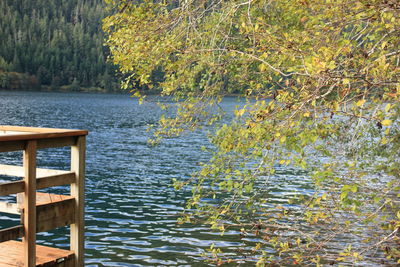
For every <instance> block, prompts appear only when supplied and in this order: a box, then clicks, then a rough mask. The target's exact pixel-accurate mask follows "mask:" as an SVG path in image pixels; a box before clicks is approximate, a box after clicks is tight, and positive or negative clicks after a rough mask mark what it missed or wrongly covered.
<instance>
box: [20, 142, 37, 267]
mask: <svg viewBox="0 0 400 267" xmlns="http://www.w3.org/2000/svg"><path fill="white" fill-rule="evenodd" d="M36 148H37V142H36V140H29V141H27V143H26V146H25V149H24V156H23V166H24V171H25V176H24V182H25V190H24V199H25V200H24V232H25V233H24V237H23V242H24V257H25V259H24V262H25V266H27V267H33V266H36Z"/></svg>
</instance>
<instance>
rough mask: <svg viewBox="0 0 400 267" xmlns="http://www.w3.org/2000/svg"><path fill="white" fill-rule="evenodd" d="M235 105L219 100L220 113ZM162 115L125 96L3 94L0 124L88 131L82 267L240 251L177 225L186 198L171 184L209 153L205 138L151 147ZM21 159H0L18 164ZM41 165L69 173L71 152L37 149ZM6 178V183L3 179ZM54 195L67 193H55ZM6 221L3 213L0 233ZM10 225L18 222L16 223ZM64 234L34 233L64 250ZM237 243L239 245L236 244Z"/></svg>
mask: <svg viewBox="0 0 400 267" xmlns="http://www.w3.org/2000/svg"><path fill="white" fill-rule="evenodd" d="M235 105H237V101H236V99H234V98H232V99H227V100H225V101H224V103H223V106H224V107H225V108H228V109H230V108H232V107H234V106H235ZM160 114H161V112H160V110H159V108H158V107H157V105H156V104H155V103H154V102H147V103H145V104H143V105H141V106H140V105H139V104H138V103H137V101H136V100H135V99H132V98H130V97H129V96H128V95H112V94H66V93H41V92H40V93H39V92H0V125H21V126H35V127H56V128H74V129H87V130H89V132H90V134H89V136H88V137H87V163H86V164H87V167H86V168H87V169H86V172H87V174H86V218H85V223H86V244H85V246H86V254H87V255H86V265H87V266H136V265H138V266H139V265H150V266H155V265H193V264H194V263H196V262H201V258H200V256H199V254H201V253H202V252H203V250H204V249H206V248H208V247H209V246H210V245H211V244H212V243H215V244H216V245H217V246H221V247H228V246H229V247H237V246H240V245H241V244H240V243H236V242H233V241H232V242H231V241H229V239H230V238H229V236H228V237H227V238H225V239H221V237H220V236H219V235H218V234H213V233H208V232H207V228H205V227H201V226H199V227H192V228H185V227H182V226H178V225H177V224H176V214H177V213H178V212H179V211H181V210H182V206H183V204H184V199H185V198H186V197H187V196H188V195H189V194H188V193H187V192H186V193H185V192H176V191H175V190H174V189H173V188H172V187H171V179H172V178H177V179H185V178H187V177H189V176H190V174H191V173H192V172H193V171H194V170H196V169H197V168H198V164H199V162H200V161H205V160H207V158H208V155H207V154H205V153H204V152H202V151H201V146H203V145H205V144H206V140H207V139H206V136H205V133H204V132H197V133H193V134H191V135H190V136H187V137H183V138H179V139H174V140H166V141H165V142H163V143H162V144H161V145H159V146H157V147H149V146H148V145H147V139H148V137H149V134H148V133H147V132H146V129H147V125H148V124H151V123H155V122H156V121H157V120H158V118H159V116H160ZM20 157H21V154H20V153H7V154H6V155H0V160H1V163H3V164H10V163H13V164H21V160H20ZM38 165H39V166H40V167H47V168H56V169H68V166H69V150H67V149H49V150H43V151H39V153H38ZM2 178H4V177H2ZM56 191H57V192H65V191H66V189H65V188H58V189H57V190H56ZM9 218H10V217H9V216H6V215H5V214H0V223H1V224H2V225H1V227H4V225H6V226H8V225H9ZM13 220H14V224H17V223H18V219H16V218H14V219H13ZM67 234H68V231H67V230H66V229H64V230H61V231H60V230H57V231H53V232H50V233H45V234H43V233H42V234H39V235H38V240H39V241H40V243H42V244H45V245H52V246H58V247H61V248H62V247H68V246H69V237H68V236H66V235H67ZM234 240H237V238H235V239H234Z"/></svg>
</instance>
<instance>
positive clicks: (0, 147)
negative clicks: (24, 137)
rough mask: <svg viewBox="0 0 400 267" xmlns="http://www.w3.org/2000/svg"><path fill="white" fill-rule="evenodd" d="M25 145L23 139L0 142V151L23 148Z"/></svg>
mask: <svg viewBox="0 0 400 267" xmlns="http://www.w3.org/2000/svg"><path fill="white" fill-rule="evenodd" d="M24 147H25V141H9V142H0V152H10V151H19V150H23V149H24Z"/></svg>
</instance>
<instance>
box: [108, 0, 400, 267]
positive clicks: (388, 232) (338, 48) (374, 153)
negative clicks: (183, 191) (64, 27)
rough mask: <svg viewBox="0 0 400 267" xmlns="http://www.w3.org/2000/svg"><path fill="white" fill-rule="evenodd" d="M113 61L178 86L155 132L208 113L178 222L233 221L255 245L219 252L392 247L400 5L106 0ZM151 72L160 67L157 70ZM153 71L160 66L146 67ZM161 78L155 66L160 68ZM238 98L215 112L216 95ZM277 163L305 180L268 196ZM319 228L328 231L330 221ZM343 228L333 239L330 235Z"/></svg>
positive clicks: (337, 258)
mask: <svg viewBox="0 0 400 267" xmlns="http://www.w3.org/2000/svg"><path fill="white" fill-rule="evenodd" d="M106 2H107V4H108V7H109V8H110V9H112V10H113V15H112V16H109V17H107V18H106V19H105V20H104V26H103V27H104V30H105V32H106V34H107V45H108V46H109V48H110V51H111V54H112V60H113V62H114V63H115V64H117V65H118V66H119V69H120V71H121V72H122V73H123V74H125V75H126V77H127V79H126V80H125V87H126V88H128V87H130V86H131V84H132V81H135V82H139V83H140V84H142V85H146V86H149V87H153V86H156V87H157V88H160V90H162V94H163V95H172V96H174V97H176V99H181V100H182V101H180V102H179V103H177V106H178V107H177V112H176V115H175V116H173V117H163V118H161V119H160V122H159V125H158V129H157V130H156V131H155V138H156V139H157V138H161V137H163V136H171V135H176V134H179V133H182V132H183V131H185V130H191V129H194V128H196V127H199V126H202V125H204V124H205V123H208V124H213V125H215V131H214V134H213V136H212V137H211V142H212V143H213V144H214V146H215V150H214V151H213V153H214V156H213V158H212V159H211V160H210V161H209V162H208V163H205V164H204V165H203V166H202V168H201V170H200V171H199V172H197V173H195V174H193V177H192V178H191V179H190V180H189V181H181V180H180V179H177V181H176V182H175V185H176V187H178V188H179V187H181V186H184V185H186V186H190V187H191V188H192V192H193V196H192V198H191V199H190V200H189V201H188V203H187V206H186V212H185V214H184V215H182V219H181V222H182V223H184V222H195V221H203V222H206V223H208V224H209V225H210V226H211V228H213V229H219V230H220V231H221V232H224V231H226V230H227V229H240V231H241V232H242V233H243V235H246V236H251V237H252V238H253V240H256V241H254V242H253V243H252V246H253V248H252V249H248V250H246V251H244V252H242V254H244V255H245V256H246V257H243V255H240V254H241V253H239V252H238V254H237V255H229V254H225V253H224V252H223V251H221V250H219V249H218V248H214V247H212V248H210V254H209V255H208V256H209V257H210V259H212V260H215V261H216V262H218V263H224V262H232V261H256V262H258V263H259V264H261V265H262V264H270V263H279V264H317V265H318V264H324V263H332V264H336V263H339V264H340V263H341V262H343V264H346V263H352V262H356V261H363V260H365V258H368V257H371V255H373V253H374V251H375V250H376V249H380V251H381V252H382V253H385V254H386V256H387V258H388V259H391V260H393V261H397V260H398V259H399V258H400V253H399V239H398V231H399V227H400V209H399V203H398V201H399V196H400V195H399V194H400V179H399V178H400V165H399V163H400V162H399V159H400V157H399V156H400V128H399V115H400V106H399V99H400V98H399V97H400V82H399V78H400V67H399V64H400V50H399V47H400V4H399V3H398V1H395V0H369V1H365V0H336V1H330V0H326V1H319V0H285V1H281V0H248V1H245V0H230V1H224V0H222V1H216V0H184V1H149V0H143V1H140V2H133V1H128V0H120V1H118V0H108V1H106ZM156 74H157V75H156ZM155 77H157V79H155ZM160 77H161V78H160ZM230 94H239V95H241V96H243V97H246V98H247V99H248V101H247V103H246V105H244V106H243V107H240V108H238V109H237V110H235V111H234V119H233V120H232V121H231V122H229V123H227V124H219V123H218V117H219V115H218V114H217V113H215V112H208V111H209V110H210V108H211V107H212V105H214V104H217V103H218V101H220V100H221V98H222V97H223V96H224V95H230ZM282 168H286V169H291V170H292V171H293V172H294V173H295V174H296V176H297V178H293V181H292V182H293V183H296V182H298V181H299V180H302V179H309V180H310V182H312V188H311V189H310V190H305V191H304V192H293V195H292V196H290V197H286V198H285V200H287V203H286V204H285V205H283V204H282V203H278V204H276V203H274V201H273V200H272V197H271V195H270V194H269V189H270V188H271V187H273V184H274V183H276V182H277V181H278V179H277V177H279V171H280V170H282ZM327 229H329V231H328V230H327ZM343 235H351V236H352V237H354V240H348V242H347V243H346V244H345V245H343V250H342V251H338V250H331V249H329V248H330V247H331V246H332V243H333V242H334V240H335V238H336V237H338V236H343Z"/></svg>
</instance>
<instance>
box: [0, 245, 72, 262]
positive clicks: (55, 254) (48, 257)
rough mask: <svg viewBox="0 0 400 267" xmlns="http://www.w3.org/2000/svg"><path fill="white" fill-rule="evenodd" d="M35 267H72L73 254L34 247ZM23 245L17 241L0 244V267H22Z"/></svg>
mask: <svg viewBox="0 0 400 267" xmlns="http://www.w3.org/2000/svg"><path fill="white" fill-rule="evenodd" d="M36 251H37V255H36V263H37V266H40V267H47V266H57V267H72V266H75V264H74V257H73V252H72V251H69V250H64V249H58V248H52V247H47V246H40V245H37V246H36ZM23 264H24V263H23V244H22V243H21V242H18V241H14V240H12V241H7V242H3V243H0V267H5V266H18V267H21V266H23Z"/></svg>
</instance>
